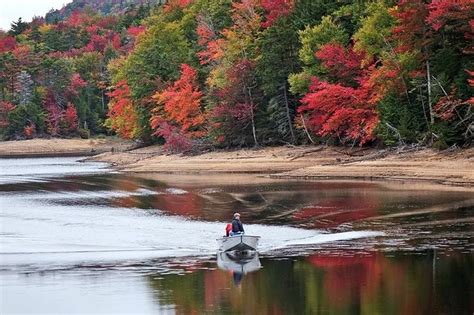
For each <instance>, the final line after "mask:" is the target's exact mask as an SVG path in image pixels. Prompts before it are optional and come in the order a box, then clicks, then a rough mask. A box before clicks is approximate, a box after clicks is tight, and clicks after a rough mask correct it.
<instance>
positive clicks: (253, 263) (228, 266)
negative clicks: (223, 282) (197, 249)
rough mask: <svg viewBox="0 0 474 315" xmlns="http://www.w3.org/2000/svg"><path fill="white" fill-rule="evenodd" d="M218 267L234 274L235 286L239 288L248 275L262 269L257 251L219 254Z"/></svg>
mask: <svg viewBox="0 0 474 315" xmlns="http://www.w3.org/2000/svg"><path fill="white" fill-rule="evenodd" d="M217 266H218V267H219V268H220V269H222V270H227V271H231V272H232V278H233V281H234V284H235V285H236V286H238V285H239V284H240V282H241V281H242V279H243V278H244V275H245V274H246V273H250V272H254V271H257V270H259V269H260V268H262V265H261V264H260V259H259V258H258V253H257V252H256V251H243V252H240V251H228V252H222V251H219V252H217Z"/></svg>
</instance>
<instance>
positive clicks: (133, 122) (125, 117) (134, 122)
mask: <svg viewBox="0 0 474 315" xmlns="http://www.w3.org/2000/svg"><path fill="white" fill-rule="evenodd" d="M107 95H108V96H109V97H110V103H109V112H108V113H107V116H108V117H109V118H107V120H106V122H105V124H106V125H107V127H109V128H111V129H112V130H114V131H115V132H117V134H118V135H120V136H121V137H123V138H126V139H133V138H137V137H138V136H139V134H140V124H139V115H138V112H137V109H136V108H135V106H134V104H133V100H132V97H131V95H130V87H129V86H128V84H127V82H126V81H125V80H122V81H119V82H118V83H117V84H116V85H115V89H114V90H113V91H112V92H110V93H108V94H107Z"/></svg>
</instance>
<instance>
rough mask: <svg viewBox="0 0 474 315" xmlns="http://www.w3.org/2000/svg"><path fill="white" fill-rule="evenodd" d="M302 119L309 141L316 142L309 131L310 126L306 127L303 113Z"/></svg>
mask: <svg viewBox="0 0 474 315" xmlns="http://www.w3.org/2000/svg"><path fill="white" fill-rule="evenodd" d="M301 121H302V122H303V128H304V131H305V133H306V135H307V136H308V139H309V141H311V143H312V144H314V140H313V138H311V135H310V134H309V132H308V128H306V122H305V120H304V116H303V114H301Z"/></svg>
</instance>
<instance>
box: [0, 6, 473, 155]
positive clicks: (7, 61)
mask: <svg viewBox="0 0 474 315" xmlns="http://www.w3.org/2000/svg"><path fill="white" fill-rule="evenodd" d="M473 39H474V4H473V2H472V1H469V0H432V1H423V0H416V1H408V0H398V1H395V0H393V1H384V0H372V1H351V0H344V1H324V0H311V1H310V0H278V1H267V0H169V1H139V0H136V1H132V0H127V1H118V0H100V1H98V0H97V1H92V0H74V1H73V2H72V3H71V4H69V5H68V6H65V7H64V8H63V9H61V10H57V11H51V12H50V13H48V15H47V16H46V19H43V18H35V19H34V20H33V21H32V22H29V23H25V22H24V21H22V20H21V19H18V20H17V21H15V22H13V23H12V27H11V30H9V31H8V32H0V128H1V133H2V135H3V137H5V138H7V139H11V138H31V137H35V136H41V135H45V134H50V135H72V134H75V133H77V132H78V131H79V132H80V134H84V131H86V132H87V133H89V132H91V133H104V132H116V133H117V134H118V135H120V136H122V137H125V138H132V139H142V140H144V141H162V140H164V142H165V143H166V145H167V146H168V148H170V149H171V150H188V149H190V148H192V147H193V146H194V145H197V144H208V145H217V146H252V145H261V144H278V143H293V144H297V143H304V142H308V141H310V142H329V143H333V144H349V145H368V144H371V143H377V142H383V143H385V144H387V145H393V144H399V143H410V142H415V143H423V144H428V145H432V144H434V145H436V146H438V147H446V146H448V145H452V144H459V145H463V144H470V143H471V141H472V138H473V133H474V113H473V111H474V102H473V99H474V96H473V85H474V83H473V82H474V79H473V72H474V60H473V57H472V55H473V53H474V51H473V50H472V41H473ZM79 129H81V130H79ZM82 129H84V130H82Z"/></svg>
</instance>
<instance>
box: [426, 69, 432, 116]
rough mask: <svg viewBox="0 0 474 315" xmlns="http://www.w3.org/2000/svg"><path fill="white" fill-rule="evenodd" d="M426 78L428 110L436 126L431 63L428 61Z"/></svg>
mask: <svg viewBox="0 0 474 315" xmlns="http://www.w3.org/2000/svg"><path fill="white" fill-rule="evenodd" d="M426 78H427V83H428V108H429V110H430V123H431V125H433V124H434V113H433V106H432V105H431V72H430V61H429V60H426Z"/></svg>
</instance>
